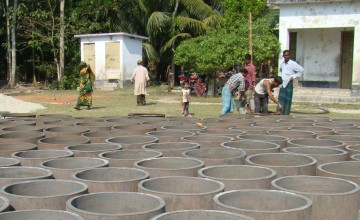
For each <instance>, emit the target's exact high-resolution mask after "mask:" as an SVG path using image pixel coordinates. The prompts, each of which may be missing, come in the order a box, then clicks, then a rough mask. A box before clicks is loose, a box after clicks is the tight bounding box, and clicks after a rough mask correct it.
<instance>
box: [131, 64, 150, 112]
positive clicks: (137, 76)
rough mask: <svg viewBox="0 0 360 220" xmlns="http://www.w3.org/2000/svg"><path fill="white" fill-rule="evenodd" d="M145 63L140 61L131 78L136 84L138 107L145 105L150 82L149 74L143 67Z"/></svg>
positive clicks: (135, 92) (135, 91)
mask: <svg viewBox="0 0 360 220" xmlns="http://www.w3.org/2000/svg"><path fill="white" fill-rule="evenodd" d="M142 64H143V62H142V61H141V60H138V62H137V65H138V66H137V67H136V68H135V69H134V71H133V74H132V76H131V81H132V82H133V83H135V86H134V95H136V101H137V105H141V106H143V105H145V103H146V101H145V94H146V86H147V84H148V82H149V80H150V77H149V72H148V71H147V69H146V68H145V67H144V66H143V65H142Z"/></svg>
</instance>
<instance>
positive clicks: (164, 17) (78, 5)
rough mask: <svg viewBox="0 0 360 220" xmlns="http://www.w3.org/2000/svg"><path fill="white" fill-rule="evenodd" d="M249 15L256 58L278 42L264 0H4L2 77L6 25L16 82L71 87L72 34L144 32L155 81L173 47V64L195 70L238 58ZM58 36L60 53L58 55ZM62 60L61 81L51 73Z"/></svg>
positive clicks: (76, 53) (76, 57)
mask: <svg viewBox="0 0 360 220" xmlns="http://www.w3.org/2000/svg"><path fill="white" fill-rule="evenodd" d="M17 3H18V4H17ZM61 4H64V5H63V6H64V14H65V16H64V19H62V18H61ZM15 5H17V6H16V8H15ZM248 12H252V14H253V16H254V31H253V32H254V57H255V60H260V59H261V58H263V57H268V56H272V54H274V53H276V51H277V47H278V43H277V39H276V37H275V36H274V35H273V33H272V31H271V28H272V27H273V26H274V25H273V23H272V22H273V21H274V19H273V18H276V14H275V16H274V15H273V14H272V13H271V12H269V11H268V9H267V7H266V0H253V1H247V0H131V1H130V0H66V1H65V0H39V1H31V0H22V1H18V0H4V1H1V7H0V16H1V17H2V18H4V19H1V20H0V41H1V42H2V44H1V45H0V80H8V78H9V76H8V73H9V71H8V69H9V68H10V67H9V65H8V60H9V59H10V58H9V54H11V51H12V48H11V47H10V46H9V45H11V44H10V41H11V39H9V36H10V32H9V30H8V27H9V29H10V28H13V29H14V30H16V35H15V36H14V39H13V40H14V41H13V42H14V44H15V45H14V46H15V47H14V48H15V50H14V51H15V52H16V56H17V59H16V63H15V64H16V68H14V69H15V70H16V77H15V79H16V80H17V81H26V82H31V81H34V82H35V81H49V82H51V81H54V82H56V83H60V85H58V87H60V88H64V89H66V88H73V86H74V85H76V83H74V81H76V78H77V73H78V70H77V64H78V62H79V61H80V50H79V48H80V42H79V39H77V38H74V35H76V34H84V33H106V32H128V33H132V34H138V35H142V36H148V37H149V38H150V40H149V41H147V42H144V44H143V51H144V56H145V57H146V59H147V62H153V63H154V64H155V66H156V70H155V74H156V78H157V79H160V78H161V77H160V75H161V74H164V73H165V71H166V67H167V66H168V65H169V64H171V62H172V60H173V54H174V52H175V51H176V64H178V65H185V66H187V67H189V68H192V69H193V70H196V71H201V72H207V71H213V70H217V69H219V68H220V69H223V68H227V67H229V66H231V65H233V64H234V63H235V62H237V61H238V60H239V59H240V58H241V57H242V56H243V54H245V53H246V52H247V42H248V36H247V35H248V26H247V25H248V22H247V13H248ZM15 15H16V20H14V19H13V18H14V17H15ZM62 21H63V24H64V25H63V27H62V25H61V23H62ZM62 29H63V30H64V35H63V37H62V34H61V30H62ZM15 39H16V41H15ZM62 40H63V41H64V47H63V50H64V52H65V57H64V58H61V55H60V51H61V46H60V45H61V41H62ZM184 40H185V41H184ZM181 42H183V43H181ZM179 45H180V46H179ZM178 46H179V47H178ZM62 59H64V64H65V71H64V76H63V77H64V80H65V82H62V81H61V80H63V79H62V78H61V77H62V76H61V75H59V74H58V73H57V72H58V71H59V67H58V66H59V63H61V62H60V61H61V60H62ZM59 78H61V79H59Z"/></svg>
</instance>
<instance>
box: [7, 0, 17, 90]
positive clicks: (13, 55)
mask: <svg viewBox="0 0 360 220" xmlns="http://www.w3.org/2000/svg"><path fill="white" fill-rule="evenodd" d="M16 9H17V0H14V8H13V15H12V25H11V74H10V80H9V85H10V86H11V87H12V88H13V87H15V73H16V34H15V26H16Z"/></svg>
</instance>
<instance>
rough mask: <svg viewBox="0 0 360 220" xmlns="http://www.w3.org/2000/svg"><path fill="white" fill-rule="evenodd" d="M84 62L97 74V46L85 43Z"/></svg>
mask: <svg viewBox="0 0 360 220" xmlns="http://www.w3.org/2000/svg"><path fill="white" fill-rule="evenodd" d="M84 61H85V62H86V63H87V64H89V65H90V66H91V69H92V71H93V72H94V74H95V75H96V73H95V70H96V66H95V44H94V43H85V44H84Z"/></svg>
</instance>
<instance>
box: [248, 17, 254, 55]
mask: <svg viewBox="0 0 360 220" xmlns="http://www.w3.org/2000/svg"><path fill="white" fill-rule="evenodd" d="M252 35H253V34H252V16H251V12H249V54H250V55H251V56H252V55H253V43H252Z"/></svg>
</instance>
